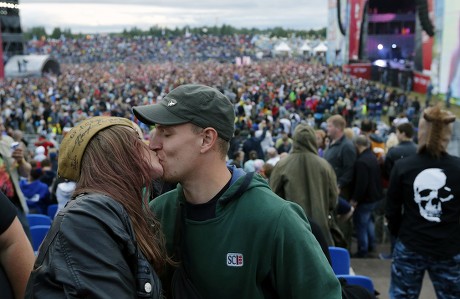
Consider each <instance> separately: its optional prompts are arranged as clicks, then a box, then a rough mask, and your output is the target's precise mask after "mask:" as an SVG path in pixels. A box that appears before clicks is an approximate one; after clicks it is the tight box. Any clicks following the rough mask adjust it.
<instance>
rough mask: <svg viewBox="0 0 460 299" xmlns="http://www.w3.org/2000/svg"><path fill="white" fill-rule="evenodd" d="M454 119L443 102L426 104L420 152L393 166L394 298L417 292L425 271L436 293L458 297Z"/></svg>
mask: <svg viewBox="0 0 460 299" xmlns="http://www.w3.org/2000/svg"><path fill="white" fill-rule="evenodd" d="M454 121H455V116H454V115H453V114H452V113H450V112H449V111H446V110H441V108H440V107H439V106H435V107H429V108H426V109H425V110H424V111H423V115H422V117H421V118H420V121H419V131H418V140H419V145H418V149H417V154H415V155H412V156H409V157H406V158H404V159H401V160H399V161H397V162H396V163H395V165H394V167H393V171H392V172H391V176H390V185H389V188H388V193H387V205H386V217H387V219H388V228H389V230H390V232H391V234H392V235H393V236H395V237H396V238H397V241H396V244H395V247H394V251H393V262H392V267H391V283H390V297H391V298H418V296H419V293H420V290H421V288H422V282H423V276H424V273H425V271H428V273H429V275H430V278H431V281H432V282H433V286H434V289H435V293H436V296H437V297H438V298H460V284H459V283H458V282H459V281H460V271H458V269H459V267H460V222H459V215H460V184H459V181H458V176H459V174H460V158H458V157H454V156H451V155H449V154H448V153H447V151H446V149H447V144H448V143H449V140H450V138H451V135H452V123H453V122H454Z"/></svg>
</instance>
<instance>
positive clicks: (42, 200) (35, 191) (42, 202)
mask: <svg viewBox="0 0 460 299" xmlns="http://www.w3.org/2000/svg"><path fill="white" fill-rule="evenodd" d="M42 174H43V171H42V169H41V168H40V167H34V168H32V170H31V171H30V175H29V177H28V178H27V179H22V180H21V181H20V182H19V186H20V187H21V190H22V193H23V194H24V196H25V198H26V201H27V205H28V207H29V209H30V212H31V213H38V214H46V211H47V208H48V206H49V205H50V203H51V202H50V192H49V188H48V185H47V184H45V183H43V182H42V181H40V178H41V176H42Z"/></svg>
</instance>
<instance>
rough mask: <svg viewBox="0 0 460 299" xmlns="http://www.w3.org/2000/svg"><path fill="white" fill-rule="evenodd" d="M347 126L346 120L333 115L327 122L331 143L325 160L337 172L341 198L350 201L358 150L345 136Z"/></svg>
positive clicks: (325, 154)
mask: <svg viewBox="0 0 460 299" xmlns="http://www.w3.org/2000/svg"><path fill="white" fill-rule="evenodd" d="M345 126H346V123H345V119H344V118H343V117H342V116H341V115H333V116H331V117H330V118H329V119H328V120H327V134H328V135H329V137H330V138H331V143H330V144H329V147H328V148H327V149H326V151H325V152H324V158H325V159H326V160H327V161H328V162H329V163H330V164H331V166H332V168H333V169H334V171H335V174H336V176H337V185H338V187H339V190H340V196H341V197H343V198H345V199H349V198H350V187H351V186H350V184H351V181H352V179H353V167H354V164H355V160H356V149H355V147H354V145H353V143H352V141H351V140H349V139H348V138H347V137H346V136H345V134H344V129H345Z"/></svg>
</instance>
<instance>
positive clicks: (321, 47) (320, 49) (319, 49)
mask: <svg viewBox="0 0 460 299" xmlns="http://www.w3.org/2000/svg"><path fill="white" fill-rule="evenodd" d="M313 52H315V53H318V52H327V46H326V45H325V44H324V43H320V44H319V45H317V46H316V47H314V48H313Z"/></svg>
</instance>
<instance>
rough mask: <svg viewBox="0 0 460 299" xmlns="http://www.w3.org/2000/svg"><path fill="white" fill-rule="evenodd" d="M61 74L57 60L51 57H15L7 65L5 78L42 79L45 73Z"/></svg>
mask: <svg viewBox="0 0 460 299" xmlns="http://www.w3.org/2000/svg"><path fill="white" fill-rule="evenodd" d="M60 72H61V70H60V65H59V62H57V60H55V59H54V58H51V57H50V55H15V56H12V57H10V58H9V59H8V61H7V63H6V65H5V77H6V78H8V77H40V76H42V75H43V74H44V73H53V74H55V75H57V74H59V73H60Z"/></svg>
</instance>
